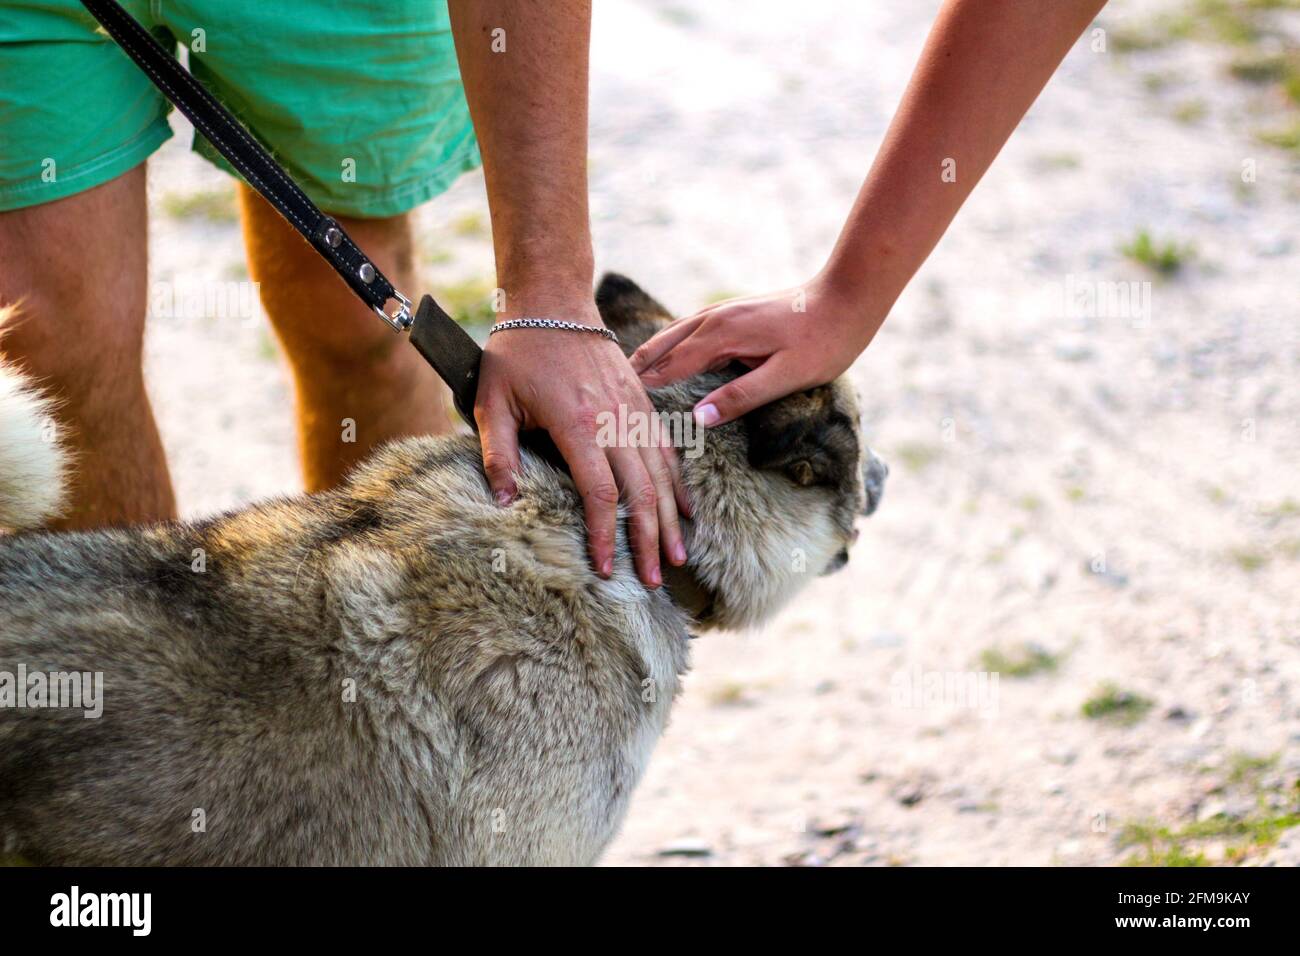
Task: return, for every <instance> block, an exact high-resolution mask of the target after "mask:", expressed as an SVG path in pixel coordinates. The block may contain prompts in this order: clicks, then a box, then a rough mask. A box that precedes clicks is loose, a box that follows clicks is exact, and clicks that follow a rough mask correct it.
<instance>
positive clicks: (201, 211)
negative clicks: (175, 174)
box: [162, 187, 239, 223]
mask: <svg viewBox="0 0 1300 956" xmlns="http://www.w3.org/2000/svg"><path fill="white" fill-rule="evenodd" d="M162 210H163V212H165V213H166V214H167V215H169V216H171V217H172V218H173V219H206V220H208V222H221V223H227V222H237V221H238V220H239V204H238V203H237V202H236V201H235V190H234V188H233V187H231V188H229V189H204V190H200V191H199V192H194V193H168V194H167V195H165V196H163V198H162Z"/></svg>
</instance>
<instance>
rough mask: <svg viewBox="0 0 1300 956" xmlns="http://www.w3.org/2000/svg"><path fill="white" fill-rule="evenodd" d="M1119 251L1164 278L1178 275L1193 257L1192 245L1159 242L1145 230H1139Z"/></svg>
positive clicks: (1170, 241)
mask: <svg viewBox="0 0 1300 956" xmlns="http://www.w3.org/2000/svg"><path fill="white" fill-rule="evenodd" d="M1119 251H1120V252H1122V253H1123V254H1124V255H1125V256H1126V257H1127V258H1129V259H1132V260H1133V261H1134V262H1137V263H1139V264H1140V265H1143V266H1146V267H1147V268H1148V269H1151V270H1153V271H1155V272H1158V273H1159V274H1160V275H1164V276H1172V275H1175V274H1177V273H1178V272H1179V271H1181V270H1182V268H1183V266H1184V265H1186V263H1187V260H1188V259H1189V258H1190V257H1191V255H1192V247H1191V246H1190V245H1180V244H1179V243H1176V242H1173V241H1172V240H1169V241H1164V242H1159V241H1157V240H1155V239H1153V238H1152V237H1151V233H1150V232H1148V231H1147V230H1145V229H1139V230H1138V232H1137V235H1136V236H1134V237H1133V239H1132V240H1131V241H1129V242H1126V243H1124V245H1122V246H1120V249H1119Z"/></svg>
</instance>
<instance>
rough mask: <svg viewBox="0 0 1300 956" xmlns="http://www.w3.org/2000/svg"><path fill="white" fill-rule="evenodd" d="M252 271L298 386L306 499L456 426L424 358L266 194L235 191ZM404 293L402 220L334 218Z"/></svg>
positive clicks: (406, 270) (408, 278) (407, 248)
mask: <svg viewBox="0 0 1300 956" xmlns="http://www.w3.org/2000/svg"><path fill="white" fill-rule="evenodd" d="M239 191H240V207H241V211H242V214H243V221H244V244H245V246H246V247H247V249H248V263H249V273H250V274H251V275H252V277H253V279H254V280H255V281H256V282H258V283H259V284H260V287H261V296H262V304H263V305H264V306H265V307H266V311H267V314H268V315H269V316H270V319H271V324H272V325H273V326H274V327H275V331H276V334H277V336H278V337H279V339H280V342H281V344H282V345H283V346H284V349H285V352H286V353H287V355H288V358H289V364H290V366H291V368H292V369H293V376H294V382H295V384H296V387H297V408H298V436H299V443H300V448H301V452H302V462H303V472H304V476H305V479H306V485H307V490H308V491H320V490H321V489H324V488H330V487H333V486H334V485H336V484H338V483H339V481H340V480H342V478H343V476H344V475H345V474H346V473H347V472H348V470H349V469H351V467H352V466H353V465H355V464H356V463H357V462H359V461H361V460H362V459H363V458H365V457H366V456H367V455H368V454H369V453H370V451H371V450H372V449H373V448H374V447H375V446H376V445H378V444H380V443H382V442H385V441H388V440H389V439H393V438H400V437H403V436H406V435H425V434H440V433H443V432H446V431H448V430H449V429H450V428H451V421H450V418H449V417H448V411H447V409H448V408H449V406H450V401H449V398H448V395H447V390H446V387H445V386H443V384H442V382H441V381H440V380H439V379H438V377H437V376H436V375H435V374H434V372H433V370H432V369H430V368H429V366H428V365H427V364H425V362H424V360H423V359H422V358H420V356H419V354H418V353H417V352H416V351H415V349H414V348H412V347H411V345H410V343H409V342H407V340H406V336H404V335H398V334H397V333H396V332H394V331H393V330H392V329H391V328H389V327H388V326H387V325H385V324H384V322H383V321H382V320H380V318H379V317H378V316H377V315H375V313H374V312H372V311H371V310H370V309H369V308H367V307H366V306H365V304H364V303H362V302H361V300H360V299H358V298H357V297H356V295H355V293H353V292H352V290H351V289H349V288H348V287H347V286H346V285H344V284H343V282H342V280H341V279H339V277H338V276H337V275H336V274H335V273H334V270H333V269H331V268H330V267H329V265H327V264H326V262H325V260H324V259H322V258H321V257H320V254H319V253H318V252H316V250H315V249H313V248H312V247H311V246H310V245H308V244H307V242H306V240H304V239H303V238H302V237H301V236H299V235H298V233H297V232H295V231H294V230H293V228H292V227H291V226H290V225H289V224H288V223H286V222H285V221H284V220H283V219H281V218H280V214H279V213H277V212H276V211H275V210H274V209H272V208H271V207H270V206H269V205H268V204H267V203H266V201H265V200H264V199H262V197H261V196H258V195H257V194H256V193H255V192H253V191H252V190H251V189H249V188H248V187H247V186H246V185H244V184H243V183H241V184H240V186H239ZM335 218H336V219H338V221H339V222H340V223H342V224H343V228H344V229H346V230H347V232H348V234H349V235H350V236H352V238H353V239H355V240H356V242H357V244H358V245H359V246H360V247H361V248H362V249H364V250H365V251H366V254H367V255H368V256H370V257H371V258H373V260H374V262H375V264H376V265H377V266H378V267H379V269H380V270H381V271H382V272H383V273H384V275H386V276H388V278H389V279H390V280H391V281H392V282H393V284H394V285H395V286H396V287H397V288H399V289H401V290H402V291H403V292H405V293H406V294H407V295H412V296H413V295H415V292H412V291H408V290H412V289H414V288H415V269H414V261H413V260H414V249H413V241H412V238H411V229H410V223H409V221H408V219H407V217H406V216H394V217H391V218H388V219H352V218H348V217H346V216H336V217H335Z"/></svg>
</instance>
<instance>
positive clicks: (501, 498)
mask: <svg viewBox="0 0 1300 956" xmlns="http://www.w3.org/2000/svg"><path fill="white" fill-rule="evenodd" d="M496 498H497V504H499V505H500V506H501V507H502V508H508V507H510V502H512V501H514V500H515V499H514V495H512V494H511V493H510V492H508V491H506V490H505V489H504V488H503V489H501V490H500V491H498V492H497V494H496Z"/></svg>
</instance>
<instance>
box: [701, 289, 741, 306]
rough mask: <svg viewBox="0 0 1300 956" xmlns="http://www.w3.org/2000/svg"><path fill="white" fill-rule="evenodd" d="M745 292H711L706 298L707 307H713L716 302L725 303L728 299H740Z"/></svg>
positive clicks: (725, 290) (724, 290)
mask: <svg viewBox="0 0 1300 956" xmlns="http://www.w3.org/2000/svg"><path fill="white" fill-rule="evenodd" d="M742 295H744V293H743V292H732V291H731V290H730V289H718V290H716V291H714V292H710V293H709V294H708V295H706V296H705V297H704V304H705V305H713V304H714V303H715V302H725V301H726V300H727V299H739V298H740V297H741V296H742Z"/></svg>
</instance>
